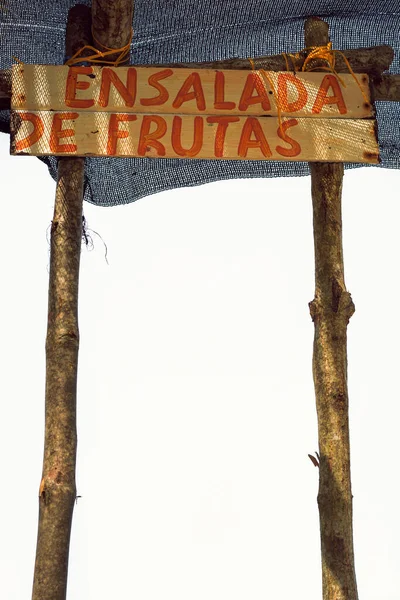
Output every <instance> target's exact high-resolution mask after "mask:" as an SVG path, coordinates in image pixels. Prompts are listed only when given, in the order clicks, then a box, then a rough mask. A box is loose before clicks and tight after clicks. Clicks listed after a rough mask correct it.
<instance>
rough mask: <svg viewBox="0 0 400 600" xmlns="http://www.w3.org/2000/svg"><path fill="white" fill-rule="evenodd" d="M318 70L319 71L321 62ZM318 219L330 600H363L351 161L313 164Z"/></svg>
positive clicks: (310, 24) (324, 539)
mask: <svg viewBox="0 0 400 600" xmlns="http://www.w3.org/2000/svg"><path fill="white" fill-rule="evenodd" d="M328 41H329V37H328V25H327V23H325V22H324V21H321V20H320V19H316V18H312V19H308V20H307V21H306V24H305V43H306V46H307V47H310V46H323V45H326V44H327V43H328ZM313 66H319V65H316V64H315V63H314V64H313ZM310 171H311V188H312V203H313V221H314V249H315V297H314V300H313V301H312V302H310V313H311V317H312V320H313V322H314V327H315V336H314V352H313V377H314V385H315V396H316V406H317V416H318V437H319V454H320V464H319V467H320V468H319V491H318V508H319V519H320V533H321V554H322V587H323V600H357V599H358V594H357V583H356V575H355V566H354V550H353V523H352V521H353V515H352V493H351V480H350V441H349V417H348V390H347V347H346V346H347V324H348V322H349V319H350V318H351V316H352V314H353V313H354V304H353V301H352V299H351V296H350V294H349V292H347V290H346V286H345V282H344V265H343V250H342V215H341V194H342V183H343V164H335V163H310Z"/></svg>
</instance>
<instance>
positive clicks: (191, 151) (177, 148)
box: [171, 117, 204, 157]
mask: <svg viewBox="0 0 400 600" xmlns="http://www.w3.org/2000/svg"><path fill="white" fill-rule="evenodd" d="M203 130H204V125H203V118H202V117H195V118H194V134H193V144H192V146H191V148H188V149H187V150H186V149H185V148H182V117H174V118H173V121H172V135H171V140H172V148H173V149H174V152H176V154H177V155H178V156H189V157H193V156H197V154H198V153H199V152H200V150H201V147H202V145H203Z"/></svg>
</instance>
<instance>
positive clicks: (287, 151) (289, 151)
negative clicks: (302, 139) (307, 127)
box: [276, 119, 301, 156]
mask: <svg viewBox="0 0 400 600" xmlns="http://www.w3.org/2000/svg"><path fill="white" fill-rule="evenodd" d="M298 124H299V122H298V120H297V119H289V120H288V121H284V122H283V123H282V126H281V127H278V131H277V134H278V136H279V137H280V138H281V140H283V141H284V142H286V143H287V144H290V145H291V148H283V147H282V146H277V147H276V151H277V152H278V154H281V155H282V156H298V155H299V154H300V152H301V146H300V144H299V143H298V142H296V140H294V139H292V138H291V137H289V136H288V135H286V130H287V129H289V127H294V126H295V125H298Z"/></svg>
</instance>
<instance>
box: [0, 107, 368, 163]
mask: <svg viewBox="0 0 400 600" xmlns="http://www.w3.org/2000/svg"><path fill="white" fill-rule="evenodd" d="M11 126H12V132H11V133H12V145H11V153H12V154H32V155H36V156H40V155H49V154H56V155H77V156H88V155H90V156H139V157H140V156H143V157H170V158H196V159H197V158H209V159H214V158H217V159H237V160H238V159H249V160H290V161H329V162H357V163H377V162H379V150H378V143H377V139H376V123H375V121H374V120H371V119H347V120H343V119H307V118H305V119H283V120H282V129H283V131H282V130H281V129H280V126H279V120H278V119H277V118H276V117H240V116H232V115H229V116H226V115H220V116H216V115H208V116H207V115H202V116H198V115H197V116H195V115H180V116H178V115H175V116H174V115H154V114H152V115H143V114H137V115H134V114H131V113H105V112H102V113H100V112H99V113H94V112H50V111H46V112H23V111H16V112H13V113H12V122H11Z"/></svg>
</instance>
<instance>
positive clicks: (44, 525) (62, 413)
mask: <svg viewBox="0 0 400 600" xmlns="http://www.w3.org/2000/svg"><path fill="white" fill-rule="evenodd" d="M84 32H86V37H85V36H84ZM88 32H89V33H90V9H88V7H86V6H82V5H76V6H75V7H74V8H72V9H71V10H70V12H69V16H68V26H67V33H66V54H67V56H68V55H69V56H70V55H71V54H73V53H74V52H75V51H76V50H77V49H78V48H80V47H82V46H83V45H84V44H87V43H90V42H91V39H90V38H88V37H87V33H88ZM83 179H84V159H83V158H60V159H59V163H58V180H57V188H56V198H55V206H54V217H53V221H52V225H51V247H50V281H49V305H48V325H47V338H46V417H45V418H46V421H45V444H44V457H43V473H42V480H41V483H40V490H39V528H38V539H37V548H36V561H35V573H34V581H33V592H32V600H65V598H66V591H67V575H68V555H69V542H70V535H71V525H72V513H73V509H74V504H75V498H76V486H75V463H76V447H77V435H76V385H77V368H78V349H79V330H78V283H79V263H80V254H81V239H82V201H83Z"/></svg>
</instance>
